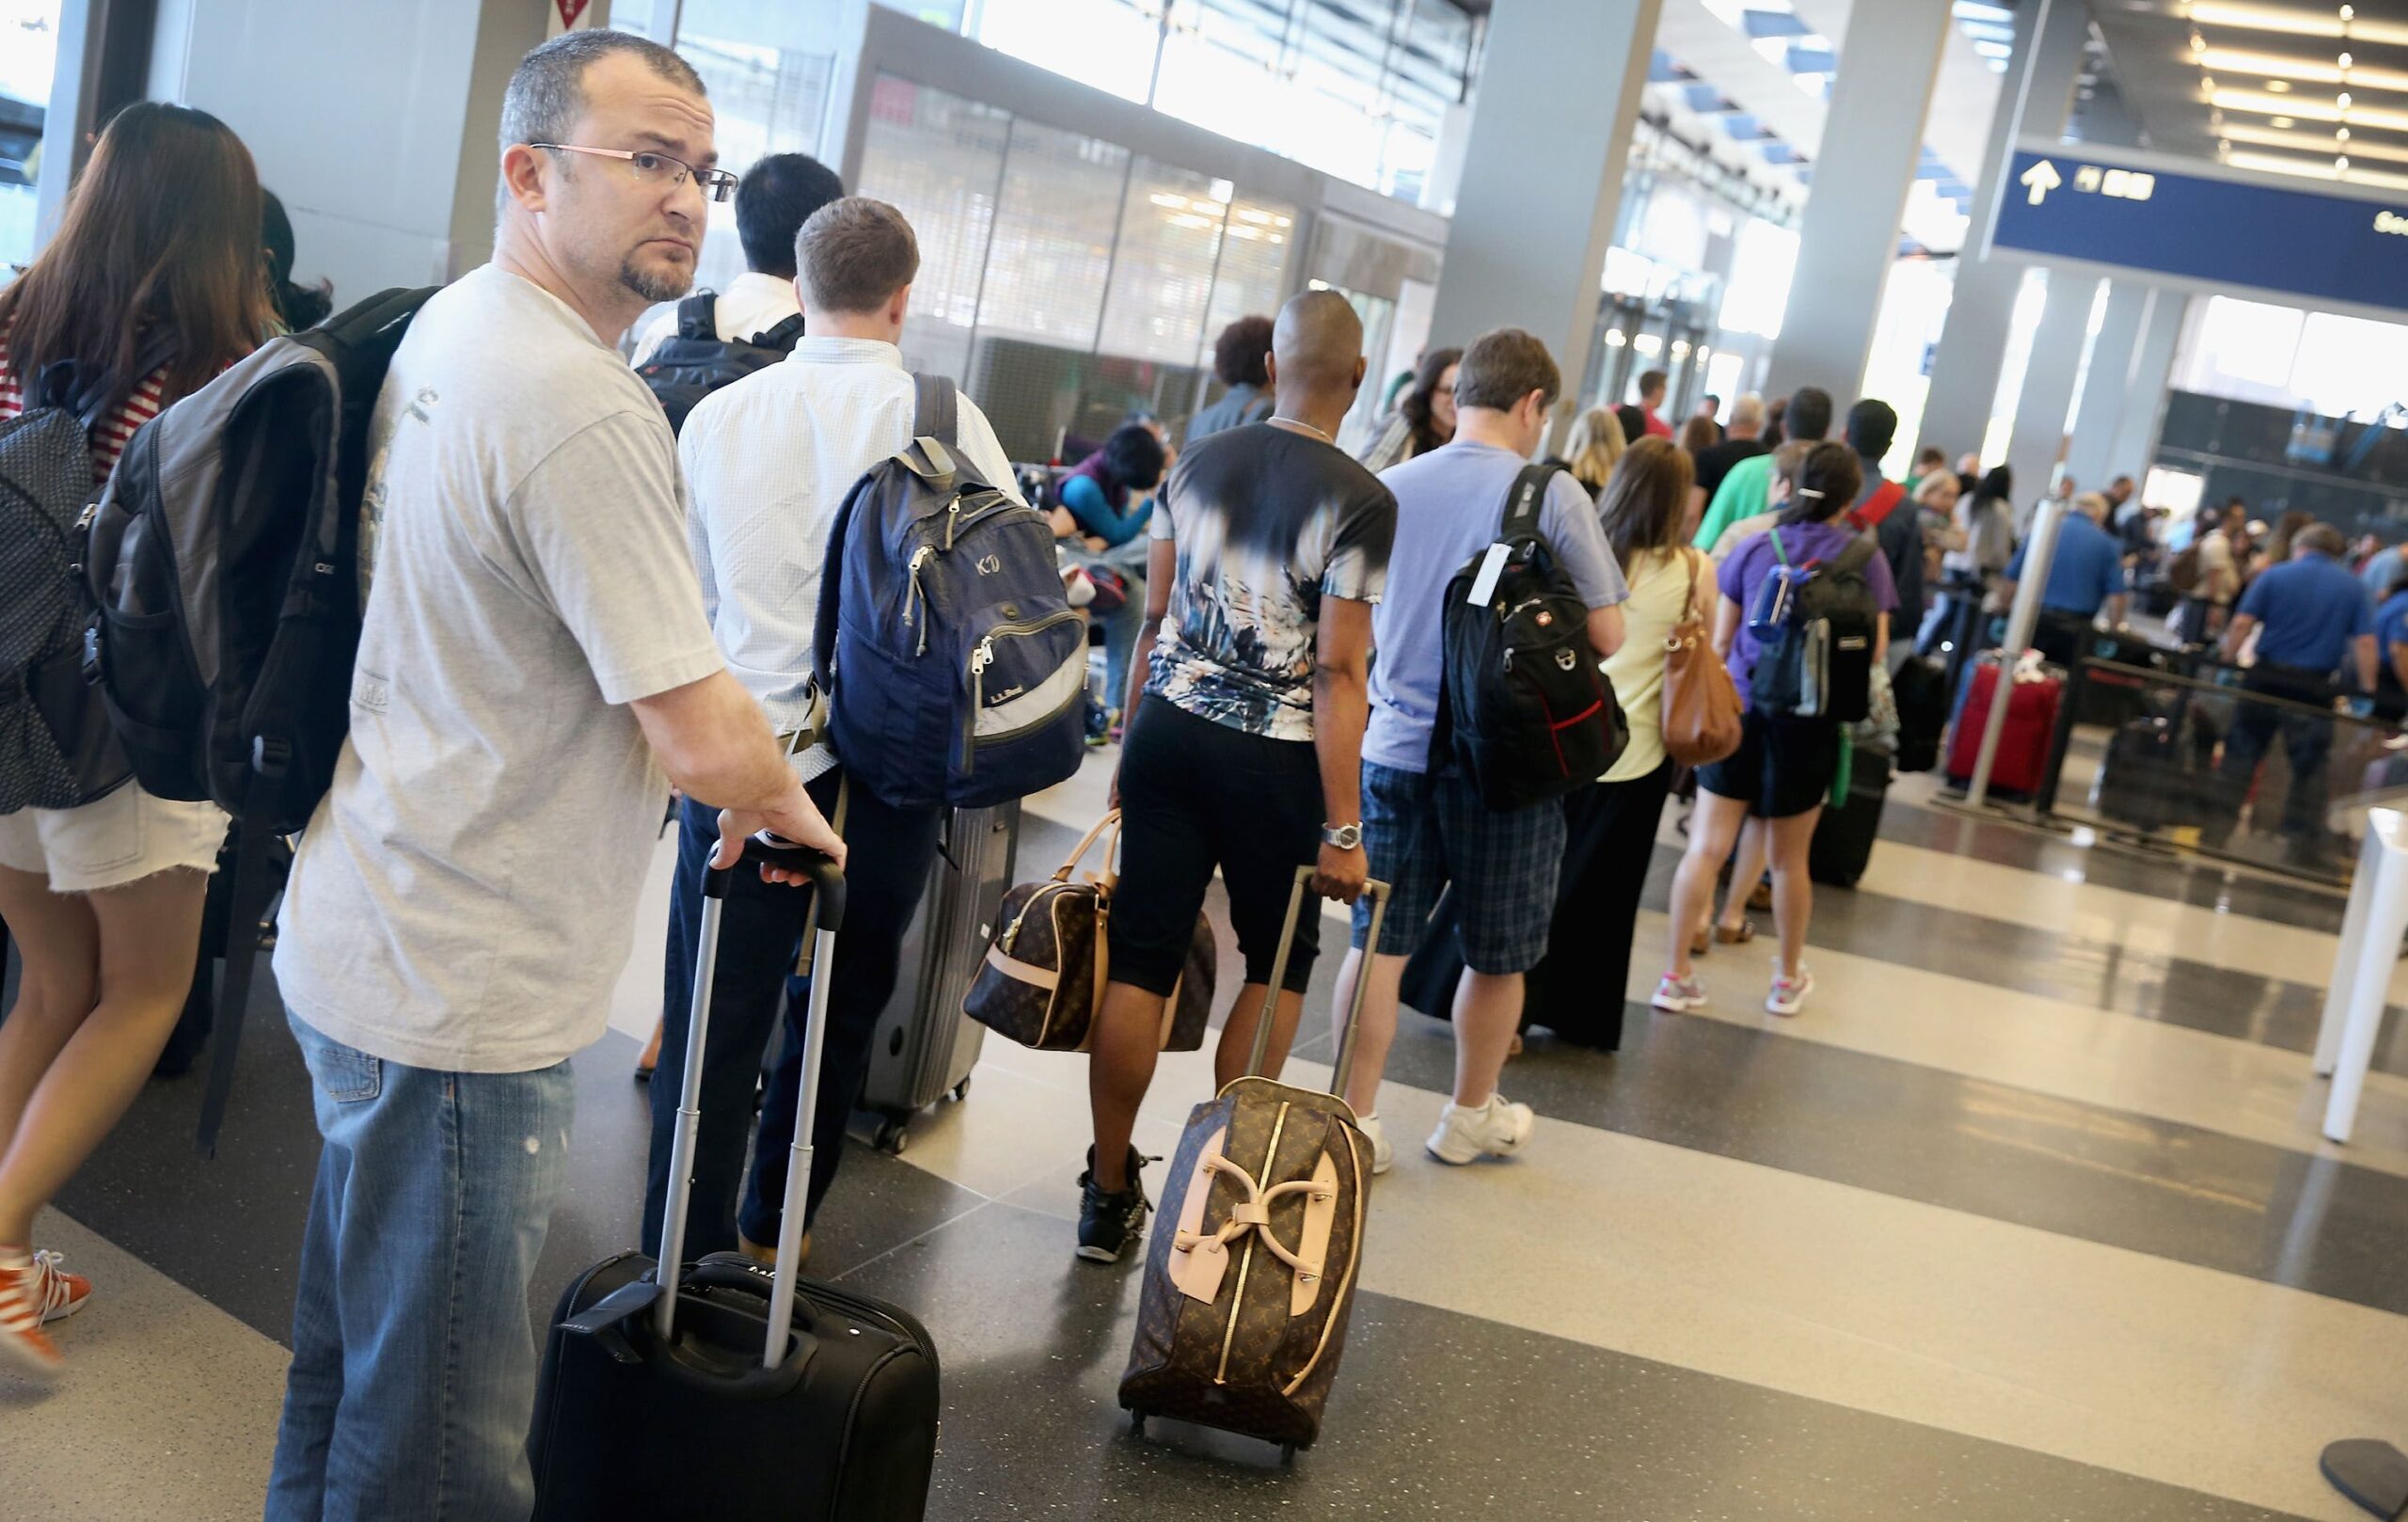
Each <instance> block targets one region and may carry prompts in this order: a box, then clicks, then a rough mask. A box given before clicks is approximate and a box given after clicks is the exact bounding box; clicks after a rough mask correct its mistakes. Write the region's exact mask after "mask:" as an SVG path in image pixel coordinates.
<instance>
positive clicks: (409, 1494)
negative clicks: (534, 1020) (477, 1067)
mask: <svg viewBox="0 0 2408 1522" xmlns="http://www.w3.org/2000/svg"><path fill="white" fill-rule="evenodd" d="M287 1018H288V1019H289V1020H290V1022H291V1023H292V1026H293V1036H294V1037H295V1038H298V1039H299V1041H300V1043H301V1052H302V1054H303V1056H304V1057H305V1058H306V1059H307V1060H308V1062H309V1084H310V1089H311V1093H312V1095H313V1097H314V1098H315V1100H316V1103H317V1111H318V1132H319V1134H320V1135H322V1136H324V1137H325V1147H324V1149H322V1150H321V1151H320V1152H319V1154H318V1182H317V1187H316V1190H315V1192H314V1193H313V1195H312V1196H311V1198H310V1203H309V1229H308V1231H307V1233H306V1234H305V1235H304V1237H303V1239H302V1245H301V1284H300V1289H299V1291H298V1292H297V1293H296V1294H295V1296H294V1302H293V1368H292V1371H291V1372H290V1374H289V1375H288V1376H287V1377H286V1381H285V1390H284V1419H283V1421H282V1423H281V1424H280V1426H279V1427H278V1430H277V1439H276V1467H275V1470H274V1472H273V1473H272V1474H271V1476H270V1477H269V1481H268V1497H267V1522H322V1519H323V1522H354V1519H367V1518H379V1519H381V1518H391V1517H411V1518H416V1519H424V1522H486V1519H488V1518H490V1519H493V1522H502V1519H505V1518H507V1519H509V1522H524V1519H525V1518H526V1517H527V1516H528V1515H529V1514H531V1512H532V1511H533V1510H534V1503H535V1488H534V1477H533V1475H532V1474H531V1471H530V1470H529V1468H528V1464H527V1429H528V1424H529V1422H530V1420H531V1419H532V1417H533V1414H534V1408H535V1343H534V1339H533V1336H532V1335H531V1329H530V1327H529V1325H528V1322H527V1289H528V1281H529V1280H530V1279H531V1277H532V1276H533V1275H534V1272H535V1260H536V1258H537V1256H538V1255H540V1254H541V1253H542V1251H543V1248H544V1234H545V1231H546V1230H547V1228H548V1227H549V1226H550V1224H551V1213H552V1202H553V1201H554V1200H555V1199H556V1198H557V1197H559V1195H560V1192H561V1185H562V1181H564V1180H565V1178H566V1176H567V1173H568V1135H569V1124H570V1120H571V1118H572V1114H573V1112H574V1109H575V1102H576V1091H575V1089H574V1087H573V1086H571V1084H570V1081H569V1070H568V1064H567V1063H565V1062H562V1063H559V1064H557V1065H555V1066H553V1067H549V1068H544V1069H539V1070H536V1071H534V1072H517V1073H453V1072H436V1071H432V1070H428V1069H424V1068H409V1067H404V1066H403V1065H402V1064H400V1063H398V1062H387V1061H384V1060H382V1059H380V1058H377V1057H372V1056H370V1055H369V1054H367V1053H365V1052H361V1051H358V1050H356V1049H355V1048H353V1047H348V1046H345V1045H343V1044H342V1043H341V1042H340V1041H336V1040H332V1039H330V1038H327V1037H325V1036H323V1035H321V1034H320V1033H319V1032H317V1031H316V1030H314V1029H312V1028H311V1027H310V1026H309V1025H308V1024H307V1023H304V1022H303V1021H302V1020H301V1019H300V1018H299V1017H298V1016H292V1015H288V1017H287Z"/></svg>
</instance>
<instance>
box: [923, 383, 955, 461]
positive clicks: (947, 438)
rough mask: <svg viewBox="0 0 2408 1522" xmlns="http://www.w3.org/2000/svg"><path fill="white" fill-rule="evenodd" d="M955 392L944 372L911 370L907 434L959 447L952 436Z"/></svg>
mask: <svg viewBox="0 0 2408 1522" xmlns="http://www.w3.org/2000/svg"><path fill="white" fill-rule="evenodd" d="M955 395H956V394H955V391H954V388H953V382H952V381H950V380H948V379H946V378H945V377H944V376H943V375H922V374H918V373H914V374H913V375H912V376H911V436H912V437H914V438H933V439H935V440H936V441H937V442H938V443H940V444H943V445H944V446H945V447H947V448H948V449H958V448H959V447H960V440H958V438H956V437H955V431H956V429H957V427H958V420H959V415H960V414H959V407H958V404H957V402H956V399H955Z"/></svg>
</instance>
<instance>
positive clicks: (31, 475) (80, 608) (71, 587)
mask: <svg viewBox="0 0 2408 1522" xmlns="http://www.w3.org/2000/svg"><path fill="white" fill-rule="evenodd" d="M164 357H165V356H164V355H155V354H153V355H145V356H144V357H143V360H142V362H141V365H140V368H139V370H138V371H137V373H139V374H148V373H150V371H152V370H154V369H156V368H157V367H158V363H159V361H160V360H161V359H163V358H164ZM19 384H20V385H21V386H23V387H24V397H25V408H24V411H23V412H21V413H19V414H18V415H17V416H16V417H14V418H11V419H9V420H8V421H7V422H5V423H0V815H7V814H14V813H16V812H17V811H18V810H20V809H29V808H34V809H71V808H74V807H76V806H78V805H80V804H84V803H88V802H90V801H93V800H94V799H97V798H100V797H102V796H103V795H104V794H106V793H110V792H113V791H115V790H116V789H117V788H119V786H122V785H124V783H125V781H126V779H127V778H128V777H130V776H131V775H132V774H133V772H132V769H131V767H130V765H129V764H128V762H127V761H126V758H125V753H124V751H123V750H121V749H120V748H119V746H118V743H117V737H116V736H115V734H114V733H113V732H112V731H111V730H110V728H109V724H108V719H107V716H106V713H105V711H104V710H103V707H102V706H101V701H100V696H99V694H98V693H96V692H94V691H93V690H92V689H91V687H90V685H89V684H88V683H87V682H86V681H85V679H84V642H85V635H86V631H87V628H88V627H89V626H90V624H91V613H92V606H91V600H90V598H89V596H88V595H87V593H86V592H85V587H84V535H85V531H86V530H87V528H88V527H89V525H90V523H91V518H92V514H93V512H94V511H95V504H96V503H97V502H98V501H99V499H100V495H101V492H100V488H99V487H97V486H95V485H93V484H92V455H91V449H90V442H89V440H90V435H91V430H92V427H93V425H94V424H96V423H98V422H100V421H101V420H103V419H104V418H106V417H107V416H108V415H109V414H110V413H112V412H114V411H116V410H117V407H118V405H119V403H120V402H121V401H122V400H123V399H122V397H121V396H119V395H112V394H107V393H104V392H103V391H102V390H101V389H99V388H98V386H97V384H96V382H95V378H94V377H91V376H89V375H88V374H87V372H86V371H85V370H84V368H83V367H80V366H78V365H77V363H76V362H75V361H73V360H60V361H58V362H56V363H55V364H51V365H46V366H44V367H43V368H42V371H41V373H40V374H39V375H33V376H21V377H20V378H19Z"/></svg>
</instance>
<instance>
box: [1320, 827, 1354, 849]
mask: <svg viewBox="0 0 2408 1522" xmlns="http://www.w3.org/2000/svg"><path fill="white" fill-rule="evenodd" d="M1321 843H1322V844H1323V845H1324V846H1335V847H1337V848H1339V850H1342V851H1351V850H1353V849H1355V848H1356V847H1357V846H1360V845H1362V844H1363V827H1362V826H1361V825H1359V824H1325V825H1323V826H1322V827H1321Z"/></svg>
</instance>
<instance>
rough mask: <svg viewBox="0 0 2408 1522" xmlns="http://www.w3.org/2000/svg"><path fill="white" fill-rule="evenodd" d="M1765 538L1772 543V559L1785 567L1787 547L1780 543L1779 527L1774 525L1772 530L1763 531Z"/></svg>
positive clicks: (1787, 558)
mask: <svg viewBox="0 0 2408 1522" xmlns="http://www.w3.org/2000/svg"><path fill="white" fill-rule="evenodd" d="M1765 537H1766V539H1769V540H1771V541H1772V558H1773V559H1775V560H1777V561H1779V562H1781V563H1782V564H1783V565H1787V564H1788V563H1789V549H1788V547H1786V546H1784V545H1783V544H1782V542H1781V528H1780V526H1779V525H1778V524H1776V525H1774V526H1773V527H1772V528H1769V529H1766V531H1765Z"/></svg>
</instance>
